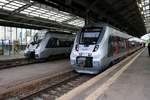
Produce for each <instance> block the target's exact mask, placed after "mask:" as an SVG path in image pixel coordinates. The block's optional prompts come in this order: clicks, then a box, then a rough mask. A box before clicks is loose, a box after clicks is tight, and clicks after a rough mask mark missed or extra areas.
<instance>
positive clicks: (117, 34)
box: [84, 23, 133, 38]
mask: <svg viewBox="0 0 150 100" xmlns="http://www.w3.org/2000/svg"><path fill="white" fill-rule="evenodd" d="M88 27H109V28H112V29H113V30H114V31H115V32H114V33H113V35H115V36H119V37H124V38H132V37H133V36H132V35H129V34H127V33H126V32H125V31H121V30H120V29H118V28H116V27H114V26H112V25H110V24H107V23H94V24H88V25H86V26H85V27H84V28H88Z"/></svg>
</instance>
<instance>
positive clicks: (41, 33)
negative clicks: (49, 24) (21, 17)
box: [33, 31, 47, 44]
mask: <svg viewBox="0 0 150 100" xmlns="http://www.w3.org/2000/svg"><path fill="white" fill-rule="evenodd" d="M46 33H47V32H46V31H39V32H37V33H36V34H35V35H34V36H33V43H34V44H38V43H40V42H41V41H42V40H43V39H44V37H45V35H46Z"/></svg>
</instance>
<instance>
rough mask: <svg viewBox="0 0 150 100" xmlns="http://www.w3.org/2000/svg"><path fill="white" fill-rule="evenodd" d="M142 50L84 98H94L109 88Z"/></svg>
mask: <svg viewBox="0 0 150 100" xmlns="http://www.w3.org/2000/svg"><path fill="white" fill-rule="evenodd" d="M143 51H144V50H142V51H141V52H140V53H139V54H138V55H136V56H135V57H134V58H133V59H132V60H131V61H129V63H127V64H126V65H125V66H124V67H123V68H121V69H120V70H119V71H118V72H117V73H115V74H114V75H113V76H112V77H111V78H110V79H108V80H107V81H106V82H105V83H104V84H103V85H101V86H100V87H98V89H96V90H95V91H94V92H93V93H92V94H90V95H89V96H88V97H86V98H85V100H96V99H97V98H98V97H100V96H101V95H102V94H103V93H104V92H105V91H106V90H108V89H109V86H110V85H112V84H113V83H114V82H115V81H116V80H117V79H118V78H119V76H120V75H121V74H122V73H123V72H124V71H125V70H126V69H127V68H128V67H129V66H130V65H131V64H132V63H133V62H134V61H135V60H136V59H137V57H139V56H140V55H141V53H142V52H143Z"/></svg>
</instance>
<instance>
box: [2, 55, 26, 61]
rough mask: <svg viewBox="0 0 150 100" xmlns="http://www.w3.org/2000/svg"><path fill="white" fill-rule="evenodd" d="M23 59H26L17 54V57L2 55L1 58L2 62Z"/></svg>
mask: <svg viewBox="0 0 150 100" xmlns="http://www.w3.org/2000/svg"><path fill="white" fill-rule="evenodd" d="M22 58H25V56H24V55H23V54H16V55H10V56H6V55H1V56H0V61H7V60H14V59H22Z"/></svg>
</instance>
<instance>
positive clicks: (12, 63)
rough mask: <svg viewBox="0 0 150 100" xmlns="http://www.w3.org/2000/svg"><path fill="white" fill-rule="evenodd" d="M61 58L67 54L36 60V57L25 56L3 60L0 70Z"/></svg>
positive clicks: (0, 63)
mask: <svg viewBox="0 0 150 100" xmlns="http://www.w3.org/2000/svg"><path fill="white" fill-rule="evenodd" d="M63 58H67V56H64V55H60V56H51V58H49V59H46V60H45V59H42V60H36V59H27V58H19V59H10V60H4V61H0V70H1V69H6V68H12V67H19V66H23V65H29V64H35V63H43V62H48V61H52V60H58V59H63Z"/></svg>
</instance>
